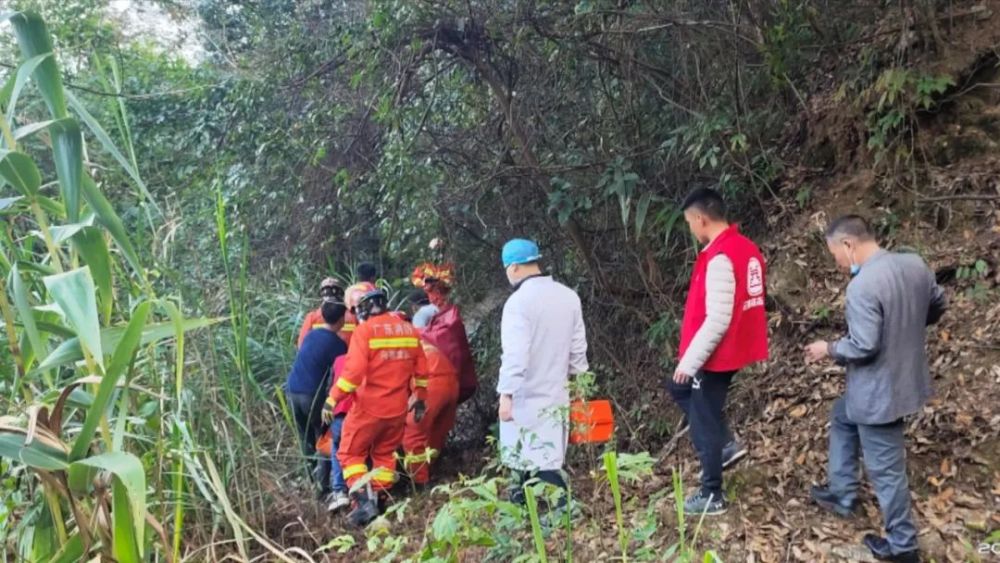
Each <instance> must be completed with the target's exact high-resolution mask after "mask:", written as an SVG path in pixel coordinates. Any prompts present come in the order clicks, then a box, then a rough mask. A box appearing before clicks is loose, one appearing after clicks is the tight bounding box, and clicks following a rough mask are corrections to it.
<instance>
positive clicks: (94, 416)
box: [69, 302, 150, 460]
mask: <svg viewBox="0 0 1000 563" xmlns="http://www.w3.org/2000/svg"><path fill="white" fill-rule="evenodd" d="M149 308H150V305H149V302H144V303H141V304H139V306H138V307H136V308H135V311H134V312H133V313H132V319H131V320H129V323H128V327H127V328H126V329H125V333H124V334H123V335H122V338H121V340H119V341H118V345H117V346H115V352H114V355H113V356H112V357H111V362H110V363H109V364H108V369H107V371H105V373H104V377H102V378H101V384H100V385H99V386H98V388H97V396H96V397H94V404H93V405H92V406H91V407H90V409H88V410H87V417H86V418H85V419H84V421H83V428H81V429H80V434H79V435H78V436H77V438H76V441H75V442H73V451H71V452H70V454H69V457H70V459H72V460H78V459H80V458H82V457H83V456H84V455H86V454H87V450H88V449H89V448H90V441H91V439H93V437H94V433H95V432H96V431H97V424H98V423H99V422H100V420H101V417H102V416H103V415H104V412H105V410H106V409H107V406H108V403H109V402H110V401H111V393H112V391H114V389H115V386H116V385H117V384H118V379H119V378H120V377H121V375H122V374H123V373H125V368H127V367H128V365H129V363H130V362H131V361H132V356H133V355H134V354H135V350H136V348H138V346H139V341H140V340H141V338H142V330H143V329H144V328H145V327H146V319H147V317H148V316H149Z"/></svg>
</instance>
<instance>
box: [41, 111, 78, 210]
mask: <svg viewBox="0 0 1000 563" xmlns="http://www.w3.org/2000/svg"><path fill="white" fill-rule="evenodd" d="M49 131H50V133H51V135H52V154H53V156H54V158H55V165H56V176H58V177H59V190H60V192H61V193H62V197H63V204H65V205H66V218H67V219H68V220H69V222H71V223H76V222H77V221H79V220H80V184H81V182H82V179H83V134H82V133H80V124H79V123H77V122H76V120H75V119H71V118H66V119H60V120H59V121H56V122H54V123H53V124H52V125H51V126H50V127H49Z"/></svg>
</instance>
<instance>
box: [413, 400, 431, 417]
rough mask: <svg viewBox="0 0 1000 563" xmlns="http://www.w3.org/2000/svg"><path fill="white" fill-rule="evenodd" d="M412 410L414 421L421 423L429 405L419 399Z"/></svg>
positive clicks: (414, 402)
mask: <svg viewBox="0 0 1000 563" xmlns="http://www.w3.org/2000/svg"><path fill="white" fill-rule="evenodd" d="M410 410H411V411H413V420H414V421H416V422H418V423H419V422H420V421H421V420H423V419H424V415H425V414H426V413H427V405H426V404H425V403H424V402H423V401H421V400H420V399H417V400H415V401H413V404H412V405H410Z"/></svg>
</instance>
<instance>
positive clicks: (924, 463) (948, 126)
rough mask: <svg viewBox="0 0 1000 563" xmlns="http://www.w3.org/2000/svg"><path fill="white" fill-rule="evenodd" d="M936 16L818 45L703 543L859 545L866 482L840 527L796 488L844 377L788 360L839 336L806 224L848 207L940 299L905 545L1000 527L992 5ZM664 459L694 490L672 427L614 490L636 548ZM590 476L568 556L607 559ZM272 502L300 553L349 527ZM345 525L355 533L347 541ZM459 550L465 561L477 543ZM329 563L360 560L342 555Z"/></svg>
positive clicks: (997, 157)
mask: <svg viewBox="0 0 1000 563" xmlns="http://www.w3.org/2000/svg"><path fill="white" fill-rule="evenodd" d="M944 16H945V17H943V18H942V19H941V20H940V24H941V25H940V29H938V30H937V31H936V32H935V33H937V34H940V36H941V37H940V39H941V41H942V43H941V44H940V45H938V46H937V49H930V48H929V47H928V46H926V45H925V46H924V47H922V49H926V51H922V50H920V49H918V48H917V47H915V46H914V44H913V42H914V41H916V39H915V38H914V37H913V36H912V34H911V33H909V32H908V31H906V30H907V29H909V28H908V25H907V24H905V23H904V24H901V22H898V21H887V22H885V23H884V24H882V25H881V26H877V28H876V29H875V30H874V31H873V32H872V33H871V34H870V36H869V38H868V39H867V40H866V41H864V42H861V43H859V44H858V45H851V46H846V47H845V51H844V52H843V53H837V55H838V56H833V54H831V55H830V56H829V57H828V59H829V60H830V63H829V65H828V66H829V68H820V69H817V72H816V76H815V77H814V82H813V84H812V85H811V88H810V89H809V90H807V91H806V95H805V97H804V100H803V104H804V107H803V110H802V112H801V114H800V116H799V118H798V119H797V120H795V121H794V122H791V123H789V124H788V126H787V131H788V133H787V136H786V145H785V147H784V148H783V151H782V157H783V160H784V162H785V169H784V170H785V172H784V176H783V178H782V181H781V184H780V185H779V186H777V187H776V192H777V196H778V197H777V198H775V200H774V201H773V202H769V203H770V204H773V209H774V212H773V213H772V214H771V215H770V216H769V217H767V219H766V221H767V223H768V225H769V226H770V227H771V232H772V235H771V236H769V237H766V238H764V239H763V240H761V243H762V247H763V250H764V252H765V254H766V256H768V258H769V262H770V276H769V286H770V287H769V293H770V296H771V298H772V299H771V301H772V303H771V308H770V309H771V312H772V315H771V328H772V337H773V339H772V356H773V360H772V361H771V362H769V363H768V364H767V365H765V366H762V367H761V368H759V369H757V370H755V371H754V372H753V373H746V374H744V375H743V376H742V378H741V380H740V382H739V383H738V385H737V387H736V388H735V389H734V391H733V393H732V396H731V397H732V398H731V403H730V415H731V419H732V421H733V426H734V427H735V428H736V429H737V430H738V431H739V432H740V434H741V435H742V438H743V439H744V441H745V442H746V443H747V445H748V446H749V448H750V455H749V457H748V459H747V460H745V461H743V462H742V463H741V464H740V465H739V466H737V467H736V468H735V469H734V470H732V471H731V472H729V473H728V474H727V491H728V493H729V494H730V495H731V498H732V499H733V508H732V509H731V510H730V511H729V513H728V514H726V515H725V516H723V517H721V518H718V519H713V520H711V521H709V522H708V523H706V524H705V527H704V530H703V532H702V536H701V538H702V540H701V542H700V543H701V545H702V546H703V547H706V548H708V547H711V548H713V549H715V550H717V551H718V552H719V553H720V555H721V556H722V558H723V559H724V560H726V561H786V560H793V561H840V560H868V555H867V554H866V552H864V551H863V550H859V549H858V545H859V542H860V539H861V537H862V536H863V534H864V533H866V532H870V531H876V530H879V529H881V517H880V514H879V510H878V507H877V504H876V502H875V500H874V496H873V495H872V494H871V492H870V490H868V489H866V492H865V494H864V495H863V501H864V502H863V510H862V511H861V514H862V516H860V517H859V518H857V519H855V520H852V521H843V520H837V519H834V518H832V517H829V516H828V515H826V514H824V513H822V512H820V511H819V509H817V508H816V507H815V506H813V505H811V504H810V502H809V500H808V493H807V491H808V488H809V486H810V485H811V484H812V483H819V482H822V481H824V480H825V473H826V467H825V465H826V447H827V429H826V426H827V420H828V417H829V410H830V405H831V403H832V401H833V400H834V398H835V397H837V396H838V395H839V394H840V393H841V392H842V388H843V374H842V370H840V369H838V368H835V367H822V366H821V367H807V366H805V365H804V362H803V359H802V353H801V347H802V346H803V345H804V344H805V343H807V342H809V341H811V340H813V339H816V338H821V337H831V336H833V335H835V334H838V333H840V332H842V331H843V329H844V326H843V317H842V313H841V311H842V309H843V288H844V287H845V285H846V281H847V280H846V279H845V277H844V275H843V274H842V273H839V272H837V271H835V269H834V267H833V263H832V260H831V259H830V257H829V255H828V253H827V250H826V248H825V244H824V242H823V239H822V235H821V231H822V227H823V226H824V224H825V222H826V221H827V220H828V219H829V218H831V217H833V216H835V215H838V214H841V213H845V212H852V211H853V212H861V213H864V214H865V215H867V216H869V217H870V218H871V219H872V220H873V221H874V223H875V224H876V225H878V227H879V229H880V231H881V235H882V239H883V241H884V242H885V244H886V246H888V247H890V248H893V249H901V248H906V247H908V248H912V249H915V250H917V251H918V252H920V253H921V254H922V255H923V256H924V257H925V259H926V260H927V261H928V263H929V264H930V265H931V267H932V268H934V270H935V271H936V272H937V274H938V280H939V282H940V283H942V284H943V285H944V287H945V288H946V290H947V293H948V296H949V298H950V300H951V310H950V312H949V313H948V315H947V316H946V317H945V319H944V320H943V321H942V322H941V324H940V325H938V326H936V327H934V328H933V329H932V330H930V331H929V349H930V357H931V362H932V370H933V377H934V384H935V389H936V396H935V398H934V399H933V401H932V402H931V403H930V404H928V405H927V407H926V408H925V409H924V410H923V411H922V412H921V413H919V414H918V415H917V416H915V417H913V418H912V419H911V420H910V421H909V422H908V436H909V449H908V453H909V477H910V484H911V489H912V492H913V501H914V509H915V512H916V517H917V521H918V525H919V526H920V542H921V546H922V548H923V549H924V551H925V553H926V554H928V555H930V556H932V557H934V558H935V559H937V560H948V561H967V560H975V559H976V557H977V555H976V554H977V551H978V548H979V545H980V544H981V543H982V542H984V541H986V539H987V538H988V537H989V536H990V535H991V532H992V531H993V530H996V529H998V528H1000V515H998V514H1000V502H998V498H1000V409H998V407H997V405H1000V339H998V335H1000V288H998V286H1000V273H998V266H1000V151H998V148H1000V58H998V54H997V53H998V46H1000V2H988V3H985V4H968V5H966V4H964V3H963V4H961V5H956V6H954V7H953V9H952V11H951V12H949V13H947V14H944ZM865 50H868V51H870V52H887V53H896V54H895V55H894V57H895V60H894V61H891V62H884V61H883V63H882V64H881V65H880V66H875V67H874V68H872V69H869V72H870V76H869V79H859V78H857V77H855V78H849V77H848V76H849V75H850V74H851V73H849V72H845V70H846V69H847V68H848V67H856V66H858V65H860V64H861V63H859V62H858V60H859V59H861V58H862V57H863V54H862V53H863V51H865ZM892 69H898V72H899V73H900V74H891V71H892ZM887 73H888V74H887ZM875 77H878V78H877V79H876V78H875ZM943 77H948V78H949V79H950V80H945V79H944V78H943ZM873 139H874V140H873ZM487 309H488V308H487ZM486 313H488V310H487V311H484V312H483V314H486ZM667 401H668V399H667V398H666V397H665V396H664V397H662V398H661V402H662V403H663V404H666V403H667ZM490 454H491V452H488V451H487V450H483V451H472V450H466V451H462V452H449V456H448V458H449V459H450V460H452V461H450V462H449V464H448V466H447V467H445V468H444V471H445V473H446V475H447V476H448V477H449V478H450V477H451V476H453V475H454V474H456V473H458V471H460V470H466V471H470V472H476V471H478V470H479V469H481V467H482V463H483V462H482V460H483V459H484V458H485V457H487V456H489V455H490ZM675 467H679V468H681V469H682V471H683V475H684V480H685V482H686V483H687V484H688V485H689V486H691V485H693V484H694V482H695V480H696V475H697V470H698V468H697V461H696V456H695V455H694V452H693V450H692V449H691V447H690V444H689V443H688V440H687V439H686V438H681V439H677V440H673V441H671V442H670V443H668V444H667V446H666V447H665V448H664V449H663V451H662V452H661V456H660V460H659V463H658V465H657V468H656V475H655V476H654V477H653V478H652V479H648V480H643V481H642V482H641V484H640V485H638V486H634V487H627V488H626V491H625V497H626V499H627V500H628V502H627V509H626V519H627V522H626V523H627V525H629V526H630V527H632V528H634V529H636V530H642V529H645V528H644V527H646V526H648V523H649V522H650V521H653V522H654V523H655V522H656V521H657V520H658V522H659V523H658V525H656V524H654V526H653V530H654V532H653V533H652V534H651V535H650V538H651V539H649V540H646V541H645V542H644V543H643V545H644V546H645V548H648V549H650V550H652V551H653V552H660V553H662V552H664V551H665V550H666V549H668V547H669V546H670V545H672V544H673V543H674V542H675V541H676V517H675V515H674V514H675V513H674V508H673V506H674V505H673V499H672V498H671V497H670V496H668V495H667V494H666V492H667V491H669V490H670V489H671V483H670V474H671V470H672V468H675ZM593 469H595V468H594V467H590V466H588V467H574V468H573V480H574V484H575V487H576V489H577V494H579V495H580V496H581V497H582V498H584V499H586V500H587V503H586V504H587V505H586V507H585V508H584V510H583V516H582V518H581V520H580V523H579V525H578V526H577V527H576V530H575V532H574V537H575V538H577V544H576V553H575V555H576V557H577V558H578V559H580V560H597V561H600V560H607V559H609V558H612V557H615V556H616V555H615V554H616V549H617V547H616V537H615V532H614V530H615V524H614V516H613V514H614V511H613V505H612V503H611V499H610V495H609V494H607V493H606V485H596V484H594V483H593V482H592V480H591V477H592V475H594V474H588V471H590V470H593ZM273 486H274V488H275V489H276V490H278V489H285V488H286V487H284V486H281V485H279V484H277V483H275V484H273ZM275 496H276V497H279V498H287V499H288V501H287V504H285V505H283V506H275V507H274V515H275V517H274V518H272V519H270V520H269V529H268V530H267V532H268V536H269V537H271V538H273V539H274V540H275V541H277V542H279V543H281V544H283V545H286V546H291V545H301V546H303V547H306V548H308V549H309V550H313V549H316V548H317V547H318V546H319V545H322V544H324V543H326V542H327V541H328V540H329V539H330V538H332V537H335V536H337V535H340V534H344V533H346V532H347V530H345V529H344V528H343V527H342V526H341V523H340V522H339V521H337V520H331V519H330V518H328V517H327V516H326V515H325V514H324V513H322V512H321V511H320V510H318V508H317V506H316V505H315V503H313V502H311V500H310V499H305V498H300V495H282V494H276V495H275ZM445 500H446V497H444V496H443V495H435V496H433V497H428V496H427V495H416V496H415V497H414V498H413V500H412V503H411V504H410V505H409V507H408V508H407V509H406V510H405V513H400V514H401V515H402V516H401V519H400V521H399V522H394V524H393V526H394V532H395V533H396V534H397V535H403V536H406V537H407V540H408V547H407V548H406V549H404V550H403V553H407V554H410V553H413V552H414V551H415V550H416V549H417V546H419V545H420V544H421V541H422V539H423V537H424V533H425V530H427V529H428V526H429V525H430V523H431V522H432V521H433V518H434V515H435V513H436V512H437V510H438V509H439V508H440V506H441V504H443V502H444V501H445ZM281 515H287V518H286V517H282V516H281ZM651 518H652V520H650V519H651ZM513 533H515V534H523V533H524V531H523V530H521V531H519V532H513ZM354 536H355V538H356V540H357V541H358V542H359V545H363V543H364V541H365V540H364V537H363V535H361V534H354ZM521 539H522V540H524V541H525V542H527V541H528V540H527V536H526V535H525V537H522V538H521ZM559 541H561V538H560V537H559V536H558V534H556V536H554V538H553V539H551V540H550V541H549V543H550V544H553V546H556V547H555V548H554V549H553V550H552V551H551V553H558V552H559V549H558V545H557V544H558V542H559ZM637 543H638V542H637ZM525 544H527V543H525ZM375 545H376V546H378V545H380V544H379V543H378V542H376V543H375ZM371 553H381V552H380V551H378V550H377V549H376V550H375V551H373V552H371ZM462 553H463V554H464V557H463V560H472V559H474V558H475V557H478V556H479V555H481V554H482V550H481V549H478V548H468V547H466V548H463V551H462ZM374 556H375V555H373V557H374ZM326 557H328V558H329V559H330V560H337V558H338V556H337V555H336V554H333V553H329V554H327V555H326ZM341 557H344V558H345V560H346V559H351V560H363V559H364V558H365V555H364V551H363V550H362V548H360V547H359V548H356V549H355V550H354V551H352V552H350V553H349V554H348V555H344V556H341ZM989 557H990V556H987V557H984V558H983V559H984V560H989Z"/></svg>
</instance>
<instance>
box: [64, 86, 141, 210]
mask: <svg viewBox="0 0 1000 563" xmlns="http://www.w3.org/2000/svg"><path fill="white" fill-rule="evenodd" d="M66 96H67V98H68V99H69V105H70V107H72V108H73V111H74V112H76V114H77V115H79V116H80V119H81V120H82V121H83V123H84V124H86V125H87V128H88V129H90V131H91V133H93V134H94V137H96V138H97V140H98V141H100V142H101V145H103V146H104V150H106V151H108V152H109V153H111V156H113V157H114V158H115V160H117V161H118V163H119V164H121V165H122V168H124V169H125V172H127V173H128V175H129V176H131V177H132V180H133V181H135V184H136V186H137V187H138V188H139V192H140V195H142V198H143V199H144V200H146V201H148V202H149V203H151V204H152V205H153V208H154V209H156V210H157V211H159V208H158V207H157V205H156V202H155V201H154V200H153V196H152V194H150V193H149V189H148V188H147V187H146V182H144V181H143V180H142V176H140V175H139V171H138V170H137V169H136V168H135V166H133V163H132V161H130V160H129V159H128V158H126V157H125V155H124V154H122V152H121V151H120V150H118V147H117V146H115V142H114V141H113V140H111V136H110V135H108V132H107V131H105V130H104V128H103V127H101V124H100V123H99V122H98V121H97V120H96V119H94V116H93V115H91V114H90V112H88V111H87V108H86V107H84V105H83V104H82V103H80V100H78V99H77V97H76V96H74V95H73V93H72V92H67V93H66Z"/></svg>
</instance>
